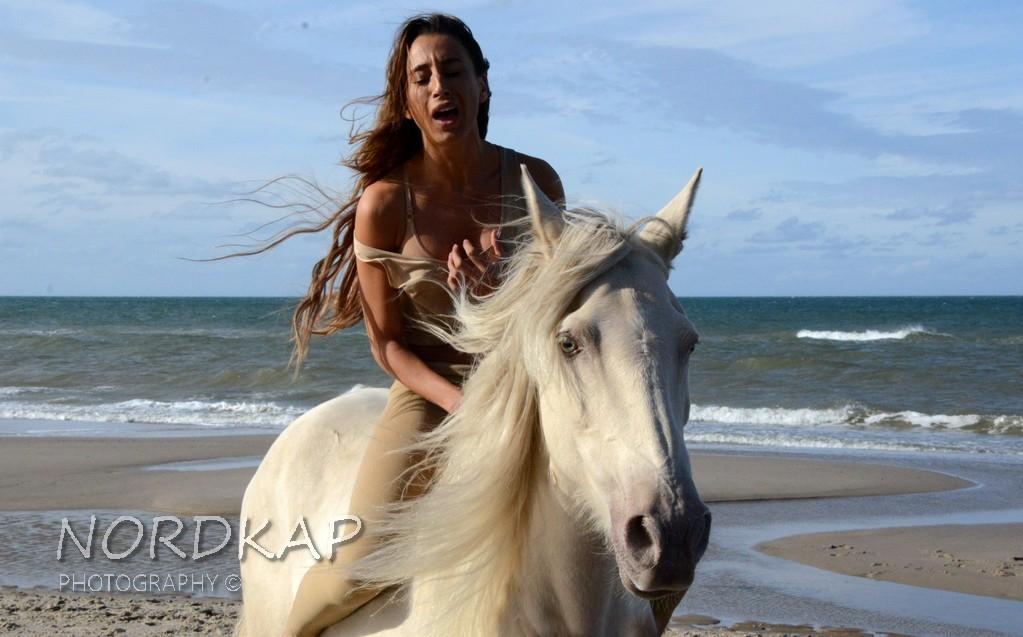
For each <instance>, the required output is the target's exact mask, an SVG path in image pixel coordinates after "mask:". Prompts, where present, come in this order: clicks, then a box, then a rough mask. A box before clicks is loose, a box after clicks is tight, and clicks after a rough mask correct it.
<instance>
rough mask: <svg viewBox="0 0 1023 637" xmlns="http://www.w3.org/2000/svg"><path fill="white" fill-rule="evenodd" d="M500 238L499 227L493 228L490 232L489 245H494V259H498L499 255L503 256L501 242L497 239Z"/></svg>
mask: <svg viewBox="0 0 1023 637" xmlns="http://www.w3.org/2000/svg"><path fill="white" fill-rule="evenodd" d="M500 238H501V229H500V228H494V230H493V232H492V233H491V234H490V245H492V246H494V260H495V261H496V260H497V259H500V258H501V257H503V256H504V250H502V249H501V242H500V241H499V239H500Z"/></svg>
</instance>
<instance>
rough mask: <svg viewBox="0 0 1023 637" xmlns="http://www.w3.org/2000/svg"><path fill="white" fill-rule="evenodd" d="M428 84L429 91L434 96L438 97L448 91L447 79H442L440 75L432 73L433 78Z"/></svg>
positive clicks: (442, 76)
mask: <svg viewBox="0 0 1023 637" xmlns="http://www.w3.org/2000/svg"><path fill="white" fill-rule="evenodd" d="M430 83H431V84H432V87H431V89H432V91H433V94H434V95H435V96H438V97H439V96H441V95H443V94H445V93H447V92H448V91H449V90H450V89H449V88H448V82H447V79H446V78H445V77H444V75H443V74H442V73H434V74H433V77H432V78H431V80H430Z"/></svg>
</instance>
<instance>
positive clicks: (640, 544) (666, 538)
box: [615, 498, 711, 599]
mask: <svg viewBox="0 0 1023 637" xmlns="http://www.w3.org/2000/svg"><path fill="white" fill-rule="evenodd" d="M658 509H660V510H658ZM710 522H711V515H710V511H709V510H708V509H707V507H706V505H704V504H703V502H701V501H700V500H699V498H695V502H690V503H687V504H686V505H685V506H684V507H683V510H681V511H670V512H665V511H664V510H663V509H662V508H661V507H655V508H654V509H653V510H651V511H649V512H647V513H643V514H639V515H634V516H632V517H630V518H629V519H628V520H627V521H626V522H625V524H624V526H623V527H620V528H621V530H620V531H616V533H615V549H616V551H615V552H616V553H617V555H618V559H619V564H618V570H619V573H620V575H621V579H622V583H623V584H624V585H625V587H626V588H627V589H628V590H629V591H630V592H631V593H633V594H634V595H637V596H639V597H644V598H651V599H652V598H656V597H662V596H664V595H666V594H668V593H670V592H673V591H683V590H686V589H688V588H689V586H690V585H691V584H692V583H693V576H694V574H695V569H696V563H697V562H699V561H700V558H701V557H703V553H704V551H706V550H707V542H708V540H709V539H710Z"/></svg>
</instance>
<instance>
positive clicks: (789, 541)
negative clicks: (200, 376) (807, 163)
mask: <svg viewBox="0 0 1023 637" xmlns="http://www.w3.org/2000/svg"><path fill="white" fill-rule="evenodd" d="M273 440H274V438H273V437H272V436H222V437H203V438H187V437H174V438H133V439H112V438H84V437H83V438H45V437H9V438H4V439H3V444H2V446H0V511H2V512H18V511H21V512H25V513H23V514H17V513H6V514H7V515H14V516H15V517H17V515H30V514H31V513H30V512H33V511H38V512H44V513H45V512H59V511H69V510H79V511H83V512H87V511H88V510H105V511H117V510H131V511H145V512H152V513H153V514H157V513H170V514H178V515H223V516H236V515H237V513H238V508H239V504H240V500H241V495H242V493H243V491H244V488H245V485H246V484H247V482H248V480H249V477H250V476H251V474H252V472H253V471H254V467H253V466H242V467H234V468H223V467H225V466H228V467H229V466H231V462H232V460H237V459H247V462H248V464H249V465H254V463H255V461H256V459H258V457H259V456H260V455H262V454H263V453H264V452H265V451H266V449H267V448H268V447H269V445H270V444H272V442H273ZM692 457H693V466H694V473H695V475H696V476H697V483H698V487H699V489H700V491H701V493H702V495H703V497H704V498H705V499H706V500H707V501H708V502H709V503H712V504H713V503H722V504H725V503H728V504H729V505H732V506H735V505H741V503H743V502H750V503H756V502H760V503H770V502H774V501H777V502H784V501H788V502H792V503H793V505H795V504H796V503H798V502H799V501H801V500H806V499H813V498H818V499H819V498H829V499H837V498H855V497H859V496H894V495H898V494H925V493H940V492H950V491H954V490H959V489H964V488H967V487H972V486H974V483H973V482H971V481H969V480H965V479H962V478H958V477H954V476H952V475H948V474H946V473H940V472H935V471H927V470H921V469H918V468H910V467H905V466H895V465H894V464H879V463H864V462H845V461H840V460H833V459H816V458H805V457H802V458H797V457H780V456H777V455H763V456H760V455H749V454H728V453H716V452H715V453H706V452H704V453H694V454H692ZM169 463H170V464H169ZM173 463H188V464H189V465H190V466H189V467H188V468H190V470H182V466H180V465H174V464H173ZM37 526H38V524H37ZM1021 531H1023V527H1021V526H1020V525H1002V526H997V527H992V526H984V527H979V526H978V527H949V526H932V527H919V528H911V529H900V528H896V529H880V530H873V531H869V532H851V533H829V534H813V535H803V536H797V537H789V538H783V539H780V540H775V541H772V542H768V543H765V544H764V545H763V546H761V547H758V548H760V549H761V550H763V551H765V552H767V553H769V554H771V555H776V556H780V557H784V558H785V559H788V560H793V561H795V562H800V563H804V564H810V565H813V566H818V567H821V568H827V569H831V570H834V571H836V572H840V573H847V574H852V575H863V576H867V577H876V578H879V579H892V580H893V581H899V582H904V583H908V584H913V585H917V586H929V587H935V588H943V589H946V590H954V591H961V592H968V593H972V594H975V595H990V596H994V597H999V598H1005V599H1020V598H1021V597H1020V595H1019V592H1020V582H1021V581H1023V580H1021V579H1020V578H1019V577H1018V575H1023V573H1021V572H1020V571H1021V567H1020V565H1021V564H1023V562H1017V561H1015V560H1014V559H1013V558H1014V557H1017V556H1019V557H1023V547H1021V546H1019V542H1018V538H1019V537H1020V536H1021ZM907 547H914V548H915V549H917V550H916V551H915V552H911V551H909V550H908V549H907ZM51 548H52V547H49V546H47V547H46V549H47V551H48V550H50V549H51ZM999 560H1000V561H999ZM879 565H880V566H879ZM984 566H988V567H989V568H987V569H982V568H981V567H984ZM981 570H984V571H985V572H981ZM0 606H2V607H3V608H5V609H6V619H5V620H4V621H5V622H6V623H5V624H4V625H3V626H2V628H4V629H7V630H8V631H9V632H10V631H13V632H15V633H17V634H25V635H52V634H54V633H61V632H65V633H67V632H70V633H74V634H76V635H100V634H111V631H116V630H117V629H118V628H124V627H130V632H131V634H139V635H163V634H181V633H202V634H229V631H230V628H231V626H232V625H233V623H234V617H235V616H236V613H237V609H238V601H237V600H231V599H212V598H208V597H204V598H191V597H187V596H183V595H178V594H157V595H154V594H152V593H148V594H132V593H127V594H109V593H105V592H73V591H62V592H57V591H52V590H40V589H27V590H26V589H14V588H4V589H2V590H0ZM684 609H685V605H683V610H684ZM808 619H812V618H808ZM726 624H727V625H726ZM671 630H672V632H671V633H670V634H672V635H832V636H840V635H866V634H872V633H870V632H861V631H859V630H857V629H855V628H843V627H840V626H839V627H835V626H821V625H815V624H812V623H805V624H798V623H796V624H785V623H766V622H760V621H756V620H755V619H742V618H736V617H732V618H729V619H728V621H726V622H723V621H721V620H719V619H718V618H716V617H704V616H699V615H680V616H678V617H677V618H676V621H675V622H674V624H673V627H672V629H671Z"/></svg>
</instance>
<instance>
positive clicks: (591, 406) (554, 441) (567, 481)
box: [523, 170, 711, 598]
mask: <svg viewBox="0 0 1023 637" xmlns="http://www.w3.org/2000/svg"><path fill="white" fill-rule="evenodd" d="M699 178H700V173H699V171H697V173H696V174H695V175H694V176H693V178H692V180H690V182H689V184H688V185H687V186H686V187H685V188H684V189H683V190H682V192H681V193H679V194H678V196H676V197H675V199H673V200H672V201H671V202H670V203H669V204H668V205H667V206H665V208H664V209H663V210H662V211H661V212H660V213H659V214H658V215H657V217H656V218H653V219H650V220H649V221H647V223H646V225H645V226H644V227H643V229H642V230H641V231H640V232H638V233H631V232H628V231H623V230H621V229H619V228H617V227H613V224H611V225H609V224H608V223H607V217H603V216H602V215H599V214H592V215H587V214H586V213H579V212H575V213H564V212H562V211H561V210H560V209H558V208H557V207H556V206H555V205H554V204H553V203H552V202H550V201H549V200H548V199H547V198H546V197H545V196H544V195H543V193H542V192H541V191H540V190H539V189H538V188H536V186H535V184H534V183H533V181H532V179H531V178H530V177H529V175H528V173H526V172H525V170H523V186H524V189H525V193H526V198H527V203H528V206H529V210H530V218H531V224H532V233H533V236H534V239H533V242H532V247H533V254H534V261H539V262H543V261H544V260H546V262H547V267H544V266H542V265H541V266H539V267H538V268H539V269H540V270H549V271H550V272H552V273H555V274H557V275H559V276H562V277H565V278H566V279H572V277H573V276H574V277H575V279H574V281H573V282H569V283H568V284H567V286H566V287H567V288H569V289H570V290H571V293H570V295H567V294H562V295H558V294H557V293H551V294H550V296H549V297H548V298H551V301H552V303H553V304H554V305H555V306H556V307H546V308H544V307H537V308H536V312H537V316H538V317H540V316H542V315H543V314H545V313H546V312H555V313H556V315H553V314H552V315H549V316H547V317H546V320H545V319H543V318H539V320H538V324H539V325H543V327H544V329H543V330H542V331H541V333H540V334H539V335H538V337H537V338H538V339H542V342H540V341H538V342H535V343H533V344H532V347H529V348H528V349H527V351H529V350H532V351H531V354H532V356H531V361H530V362H527V366H528V367H531V368H532V369H531V370H530V375H531V376H533V378H534V379H535V382H536V385H537V395H538V409H539V412H540V421H541V423H542V424H541V426H542V432H543V437H544V443H545V446H546V449H547V452H548V457H549V471H550V475H551V479H552V481H554V482H555V483H556V485H557V487H556V488H557V490H558V491H559V492H560V493H562V494H563V495H564V496H566V497H567V498H568V499H570V500H571V501H572V502H573V503H574V504H575V505H577V506H579V507H580V508H581V509H582V510H584V511H586V512H588V514H589V515H590V516H591V517H592V518H593V520H594V521H595V522H596V523H597V524H598V525H600V526H601V527H602V530H603V531H604V532H605V534H606V535H607V536H608V537H610V538H611V542H612V544H613V548H614V554H615V557H616V560H617V563H618V571H619V575H620V577H621V580H622V583H623V584H624V585H625V587H626V588H627V589H628V590H629V591H630V592H632V593H633V594H635V595H638V596H641V597H646V598H654V597H660V596H662V595H665V594H668V593H670V592H672V591H682V590H685V589H687V588H688V587H689V585H690V584H691V583H692V580H693V573H694V568H695V566H696V563H697V562H698V561H699V560H700V558H701V556H702V555H703V552H704V550H705V549H706V547H707V540H708V537H709V535H710V519H711V516H710V513H709V512H708V510H707V507H706V506H705V505H704V503H703V502H702V501H701V500H700V496H699V494H698V493H697V491H696V487H695V485H694V483H693V477H692V472H691V467H690V463H689V456H688V453H687V452H686V446H685V441H684V437H683V427H684V426H685V424H686V422H687V421H688V419H689V406H690V403H689V388H688V369H689V357H690V355H691V354H692V352H693V349H694V347H695V346H696V342H697V334H696V330H695V328H694V327H693V324H692V323H691V322H690V321H689V319H688V318H687V317H686V315H685V312H684V311H683V309H682V306H681V305H680V304H679V302H678V300H677V299H676V298H675V296H674V294H672V292H671V290H670V289H669V288H668V284H667V274H668V271H669V269H670V268H671V263H672V261H673V259H674V258H675V257H676V256H677V255H678V253H679V252H680V251H681V248H682V241H683V239H684V238H685V228H686V217H687V215H688V212H689V209H690V206H691V205H692V200H693V196H694V195H695V192H696V187H697V184H698V182H699ZM552 276H554V274H552ZM580 278H581V279H582V280H581V279H580ZM559 296H560V298H559ZM549 328H553V329H549Z"/></svg>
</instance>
